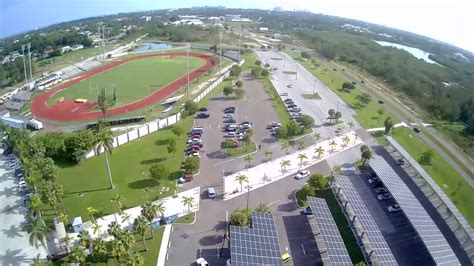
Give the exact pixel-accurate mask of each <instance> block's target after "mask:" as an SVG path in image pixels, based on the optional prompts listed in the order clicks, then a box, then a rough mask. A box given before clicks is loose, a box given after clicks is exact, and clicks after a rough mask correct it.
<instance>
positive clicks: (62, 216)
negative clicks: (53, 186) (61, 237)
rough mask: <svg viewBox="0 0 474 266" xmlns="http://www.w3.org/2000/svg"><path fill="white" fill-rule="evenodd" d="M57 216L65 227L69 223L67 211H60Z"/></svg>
mask: <svg viewBox="0 0 474 266" xmlns="http://www.w3.org/2000/svg"><path fill="white" fill-rule="evenodd" d="M58 218H59V220H60V221H61V222H62V223H63V224H64V226H65V227H66V228H67V225H68V223H69V216H68V215H67V213H65V212H60V213H59V216H58Z"/></svg>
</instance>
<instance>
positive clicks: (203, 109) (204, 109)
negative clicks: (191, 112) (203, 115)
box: [199, 107, 207, 112]
mask: <svg viewBox="0 0 474 266" xmlns="http://www.w3.org/2000/svg"><path fill="white" fill-rule="evenodd" d="M199 112H207V108H205V107H201V108H199Z"/></svg>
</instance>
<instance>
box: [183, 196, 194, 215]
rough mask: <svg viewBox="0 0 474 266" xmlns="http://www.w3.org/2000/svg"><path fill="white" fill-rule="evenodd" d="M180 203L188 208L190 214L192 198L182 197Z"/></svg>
mask: <svg viewBox="0 0 474 266" xmlns="http://www.w3.org/2000/svg"><path fill="white" fill-rule="evenodd" d="M181 203H182V204H183V206H184V207H188V212H191V208H192V207H193V205H194V198H193V197H183V199H182V200H181Z"/></svg>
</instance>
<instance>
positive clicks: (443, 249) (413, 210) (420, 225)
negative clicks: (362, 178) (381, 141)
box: [369, 156, 460, 265]
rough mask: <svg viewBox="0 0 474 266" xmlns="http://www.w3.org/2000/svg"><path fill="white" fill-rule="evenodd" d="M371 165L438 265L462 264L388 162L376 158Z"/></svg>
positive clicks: (378, 157) (371, 161)
mask: <svg viewBox="0 0 474 266" xmlns="http://www.w3.org/2000/svg"><path fill="white" fill-rule="evenodd" d="M369 163H370V167H371V168H372V169H373V170H374V172H375V173H376V174H377V176H378V177H379V178H380V179H381V180H382V182H383V183H384V185H385V186H386V187H387V188H388V190H389V191H390V193H391V194H392V195H393V197H394V198H395V199H396V200H397V203H398V204H399V205H400V207H401V209H402V210H403V212H404V213H405V215H406V216H407V218H408V220H410V222H411V224H412V225H413V227H415V229H416V231H417V232H418V235H420V237H421V239H422V240H423V242H424V243H425V246H426V248H427V249H428V251H429V252H430V254H431V257H433V260H434V261H435V262H436V264H437V265H454V264H460V263H459V261H458V259H457V257H456V255H455V254H454V251H453V250H452V249H451V247H450V246H449V243H448V241H446V239H445V238H444V236H443V234H442V233H441V231H440V230H439V228H438V227H437V226H436V224H435V223H434V221H433V219H431V217H430V215H429V214H428V212H427V211H426V210H425V208H423V206H422V205H421V203H420V202H419V201H418V199H417V198H416V197H415V195H413V193H412V192H411V190H410V189H409V188H408V187H407V185H406V184H405V183H404V182H403V181H402V180H401V178H400V177H399V176H398V174H397V173H396V172H395V171H394V170H393V169H392V167H391V166H390V165H389V164H388V163H387V161H385V159H384V158H382V157H380V156H375V157H374V159H372V160H370V162H369Z"/></svg>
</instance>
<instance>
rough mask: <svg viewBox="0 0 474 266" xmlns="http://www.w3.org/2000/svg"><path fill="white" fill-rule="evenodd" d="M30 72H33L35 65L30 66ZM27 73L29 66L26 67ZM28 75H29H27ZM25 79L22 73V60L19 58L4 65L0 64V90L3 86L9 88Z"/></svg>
mask: <svg viewBox="0 0 474 266" xmlns="http://www.w3.org/2000/svg"><path fill="white" fill-rule="evenodd" d="M31 68H32V72H34V71H35V65H34V64H32V65H31ZM26 69H27V73H28V71H29V66H27V67H26ZM28 75H29V74H28ZM24 79H25V74H24V71H23V60H22V59H21V58H19V59H17V60H15V61H13V62H8V63H6V64H3V65H2V64H0V88H1V87H4V86H10V85H12V84H16V83H18V82H21V81H23V80H24Z"/></svg>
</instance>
